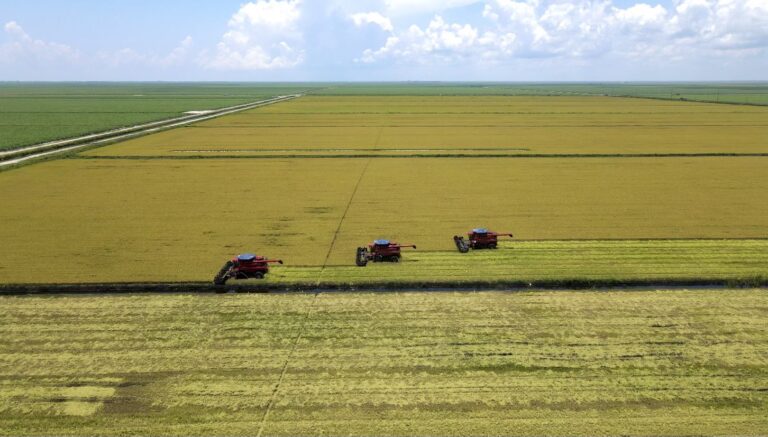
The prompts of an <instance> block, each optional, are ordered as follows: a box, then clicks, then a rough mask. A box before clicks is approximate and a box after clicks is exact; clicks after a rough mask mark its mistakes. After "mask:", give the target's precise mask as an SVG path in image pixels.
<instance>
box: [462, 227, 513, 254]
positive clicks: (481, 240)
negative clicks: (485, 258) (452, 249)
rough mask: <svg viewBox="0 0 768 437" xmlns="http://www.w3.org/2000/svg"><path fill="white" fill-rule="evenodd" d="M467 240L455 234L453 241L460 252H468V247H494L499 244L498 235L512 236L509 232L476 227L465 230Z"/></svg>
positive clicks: (476, 248)
mask: <svg viewBox="0 0 768 437" xmlns="http://www.w3.org/2000/svg"><path fill="white" fill-rule="evenodd" d="M467 237H468V238H467V240H465V239H464V237H460V236H458V235H455V236H454V237H453V242H454V243H456V248H457V249H459V252H461V253H467V252H469V249H475V250H478V249H496V248H497V247H498V246H499V237H510V238H512V237H514V235H512V234H511V233H509V232H493V231H489V230H488V229H485V228H476V229H472V230H471V231H469V232H467Z"/></svg>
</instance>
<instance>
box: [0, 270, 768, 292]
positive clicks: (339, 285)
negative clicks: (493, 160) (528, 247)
mask: <svg viewBox="0 0 768 437" xmlns="http://www.w3.org/2000/svg"><path fill="white" fill-rule="evenodd" d="M669 287H682V288H700V289H713V290H715V289H723V288H763V289H766V291H768V276H766V275H757V276H755V275H737V276H732V277H726V276H722V277H717V276H707V277H701V278H685V277H674V276H670V277H659V278H645V279H644V278H636V277H627V278H619V279H608V278H586V277H581V278H580V277H573V278H560V279H542V278H531V279H524V278H517V279H515V278H510V279H498V280H480V279H471V280H447V281H446V280H443V281H440V280H418V279H416V280H410V281H409V280H378V281H363V282H357V283H350V282H348V281H347V282H341V281H339V282H327V283H320V284H318V282H317V281H312V282H310V281H307V282H293V283H271V284H236V285H227V286H226V287H217V286H215V285H213V284H212V283H210V282H176V283H100V284H9V285H0V297H2V296H35V295H38V296H53V295H61V296H82V295H102V296H114V295H125V294H209V293H226V292H234V293H246V294H249V293H260V294H282V293H294V294H315V293H332V292H337V293H360V292H363V293H368V292H399V291H403V290H407V291H413V292H435V291H467V292H472V291H507V292H509V291H511V292H515V291H538V290H606V289H611V290H632V289H637V288H650V289H653V288H669Z"/></svg>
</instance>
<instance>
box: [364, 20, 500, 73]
mask: <svg viewBox="0 0 768 437" xmlns="http://www.w3.org/2000/svg"><path fill="white" fill-rule="evenodd" d="M489 37H490V36H489V35H481V34H480V32H479V31H478V29H476V28H475V27H473V26H470V25H468V24H464V25H460V24H454V23H447V22H445V20H443V18H442V17H440V16H437V17H435V18H434V19H433V20H432V21H431V22H430V23H429V25H428V26H427V27H426V28H424V29H422V28H420V27H419V26H416V25H413V26H411V27H409V28H408V30H406V31H405V32H401V33H399V34H397V35H393V36H390V37H389V38H388V39H387V42H386V43H385V45H384V46H383V47H381V48H380V49H378V50H370V49H369V50H366V51H365V52H364V53H363V56H362V57H361V58H360V59H359V61H361V62H366V63H371V62H375V61H377V60H379V59H384V58H395V59H409V60H413V61H414V62H416V63H429V62H431V61H433V60H435V59H439V60H441V61H444V62H453V61H457V60H459V59H462V58H471V57H473V56H474V55H475V54H476V53H477V52H478V50H482V49H483V47H484V46H487V45H488V44H489V43H490V41H491V40H490V39H489Z"/></svg>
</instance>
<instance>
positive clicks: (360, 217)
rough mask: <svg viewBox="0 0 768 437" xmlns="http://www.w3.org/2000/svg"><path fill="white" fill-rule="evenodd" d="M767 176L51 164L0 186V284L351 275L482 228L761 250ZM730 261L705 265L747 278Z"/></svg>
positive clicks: (642, 166)
mask: <svg viewBox="0 0 768 437" xmlns="http://www.w3.org/2000/svg"><path fill="white" fill-rule="evenodd" d="M764 171H765V164H764V163H763V160H762V159H753V158H667V159H621V160H617V159H608V158H599V159H597V158H596V159H578V160H575V159H567V158H562V159H492V160H480V159H478V160H459V159H451V158H446V159H426V160H425V159H419V158H412V159H397V158H392V159H382V158H377V159H371V160H368V159H323V160H315V159H286V160H260V159H256V160H252V159H230V160H226V159H217V160H122V159H121V160H112V159H67V160H60V161H54V162H48V163H43V164H39V165H35V166H31V167H26V168H22V169H20V170H15V171H10V172H3V173H0V198H2V199H3V203H4V208H2V209H0V222H1V223H3V226H2V227H0V241H2V242H3V244H2V248H0V283H28V282H32V283H38V282H43V283H77V282H121V281H127V282H135V281H160V282H167V281H208V280H211V279H212V276H213V274H214V273H215V272H216V271H217V270H218V268H219V267H220V266H221V264H222V263H223V262H224V261H225V260H226V259H228V258H229V257H231V256H232V255H234V254H237V253H241V252H245V251H256V252H258V253H261V254H265V255H269V256H274V257H279V258H282V259H284V260H285V261H286V265H287V266H294V267H295V266H307V267H322V266H349V265H352V262H353V255H354V251H355V248H356V247H357V246H359V245H363V244H367V243H369V242H370V241H371V240H373V239H374V238H379V237H384V238H391V239H394V240H397V241H400V242H403V243H406V242H409V243H415V244H417V245H418V246H419V250H420V251H422V250H423V251H435V250H442V251H454V250H455V249H454V247H453V241H452V239H451V237H452V236H453V235H454V234H457V233H462V232H465V231H467V230H468V229H470V228H472V227H476V226H488V227H491V228H494V229H497V230H508V231H512V232H514V233H515V234H516V236H517V238H519V239H523V240H569V239H592V240H595V239H598V240H599V239H619V240H621V239H629V240H632V239H638V238H640V239H644V238H652V239H680V238H684V239H685V238H687V239H697V238H719V239H728V238H753V239H761V238H764V237H765V235H768V206H767V205H766V203H765V202H764V201H763V200H762V199H763V197H764V196H763V194H764V193H765V192H766V191H767V190H768V185H767V184H768V179H766V178H765V177H764V176H763V175H764ZM737 175H738V176H737ZM531 244H534V243H531ZM633 244H634V243H631V242H629V243H628V246H627V248H626V249H625V250H623V253H631V250H632V249H631V248H632V247H634V246H633ZM670 244H673V245H674V241H673V242H671V243H670ZM679 244H681V245H683V246H682V247H685V245H686V244H687V243H686V242H679ZM723 244H724V245H723V246H722V247H729V248H739V247H741V245H740V243H739V241H736V242H733V244H732V243H729V242H724V243H723ZM534 247H535V246H534ZM614 250H617V251H619V252H620V253H621V252H622V249H621V248H620V244H619V245H617V246H616V247H615V249H614ZM728 250H731V249H728ZM727 254H728V252H727V251H726V252H723V251H722V250H721V249H720V248H719V247H718V246H717V244H715V246H714V247H712V246H702V247H701V253H700V254H699V255H700V256H702V257H712V258H713V259H714V260H715V264H717V263H721V266H722V270H718V271H719V272H720V273H722V274H725V273H727V272H728V271H729V270H730V271H732V272H736V271H740V269H742V267H743V265H742V264H732V263H729V261H728V257H727ZM456 256H459V254H458V253H457V254H456ZM552 256H553V257H557V252H553V255H552ZM41 257H42V258H41ZM406 259H408V257H406ZM371 267H373V266H371ZM588 270H589V265H588V264H587V265H585V266H584V270H582V273H587V272H588ZM373 271H376V270H373ZM625 273H626V274H625V275H624V276H625V277H626V276H627V275H630V276H631V275H632V274H633V271H632V270H628V271H626V272H625ZM381 279H382V280H386V275H383V276H382V278H381Z"/></svg>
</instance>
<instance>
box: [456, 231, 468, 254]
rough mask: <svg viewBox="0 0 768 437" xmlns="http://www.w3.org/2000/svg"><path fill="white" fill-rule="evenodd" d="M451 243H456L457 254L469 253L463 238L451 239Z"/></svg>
mask: <svg viewBox="0 0 768 437" xmlns="http://www.w3.org/2000/svg"><path fill="white" fill-rule="evenodd" d="M453 242H454V243H456V248H457V249H459V252H461V253H467V252H469V244H468V243H467V242H466V241H464V238H463V237H459V236H458V235H456V236H454V237H453Z"/></svg>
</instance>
